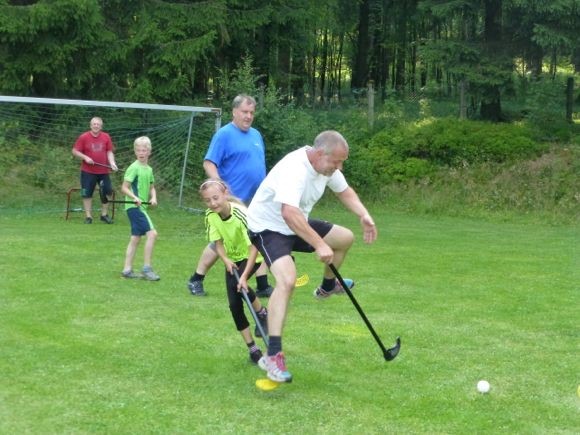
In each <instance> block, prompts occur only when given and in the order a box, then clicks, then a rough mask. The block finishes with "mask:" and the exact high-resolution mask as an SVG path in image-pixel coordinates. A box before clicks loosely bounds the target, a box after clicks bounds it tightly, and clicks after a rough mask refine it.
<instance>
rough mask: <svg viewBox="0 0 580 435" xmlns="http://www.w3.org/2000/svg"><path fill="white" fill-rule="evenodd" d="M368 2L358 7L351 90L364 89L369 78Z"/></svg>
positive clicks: (364, 1)
mask: <svg viewBox="0 0 580 435" xmlns="http://www.w3.org/2000/svg"><path fill="white" fill-rule="evenodd" d="M368 56H369V0H363V1H361V3H360V7H359V22H358V36H357V43H356V54H355V59H354V65H353V68H352V82H351V87H352V89H357V88H359V89H360V88H364V87H365V86H366V82H367V80H368V76H369V64H368Z"/></svg>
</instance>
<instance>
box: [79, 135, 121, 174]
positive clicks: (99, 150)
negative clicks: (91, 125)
mask: <svg viewBox="0 0 580 435" xmlns="http://www.w3.org/2000/svg"><path fill="white" fill-rule="evenodd" d="M74 149H75V150H77V151H80V152H81V153H83V154H84V155H86V156H88V157H90V158H91V159H93V161H94V162H96V163H101V164H103V165H109V164H110V163H109V159H108V158H107V153H108V152H109V151H115V146H114V145H113V142H112V141H111V136H109V135H108V134H107V133H105V132H103V131H100V132H99V134H98V135H97V136H96V137H95V136H93V135H92V133H91V132H90V131H87V132H85V133H83V134H81V135H80V136H79V138H78V139H77V141H76V142H75V145H74ZM81 171H84V172H88V173H89V174H108V173H109V172H110V169H109V168H106V167H105V166H99V165H89V164H87V163H86V162H85V161H84V160H83V161H82V163H81Z"/></svg>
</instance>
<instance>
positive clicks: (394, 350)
mask: <svg viewBox="0 0 580 435" xmlns="http://www.w3.org/2000/svg"><path fill="white" fill-rule="evenodd" d="M328 267H330V270H332V273H334V276H336V279H338V282H339V283H340V285H341V286H342V288H343V289H344V291H345V292H346V294H347V295H348V297H349V298H350V300H351V302H352V303H353V305H354V307H355V308H356V310H357V311H358V313H359V314H360V316H361V317H362V319H363V320H364V322H365V324H366V325H367V328H369V331H371V334H372V335H373V337H374V339H375V340H376V342H377V343H378V345H379V346H380V348H381V350H382V351H383V356H384V357H385V360H387V361H391V360H393V359H395V357H396V356H397V355H398V354H399V350H400V349H401V338H400V337H397V341H396V343H395V345H394V346H393V347H391V348H390V349H387V348H386V347H385V345H384V344H383V342H382V341H381V339H380V338H379V336H378V335H377V333H376V332H375V329H374V328H373V325H371V322H370V321H369V319H368V318H367V316H366V315H365V313H364V312H363V310H362V308H361V306H360V305H359V304H358V302H357V301H356V299H355V297H354V295H353V294H352V292H351V291H350V289H349V288H348V286H347V285H346V283H345V282H344V280H343V279H342V276H341V275H340V273H338V270H336V267H334V264H332V263H331V264H329V265H328Z"/></svg>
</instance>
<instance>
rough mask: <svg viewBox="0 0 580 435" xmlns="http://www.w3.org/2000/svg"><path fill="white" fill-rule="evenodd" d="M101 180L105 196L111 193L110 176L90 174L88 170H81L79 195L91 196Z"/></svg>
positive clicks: (83, 196)
mask: <svg viewBox="0 0 580 435" xmlns="http://www.w3.org/2000/svg"><path fill="white" fill-rule="evenodd" d="M101 180H102V181H103V189H105V194H106V195H107V196H110V195H112V194H113V185H112V184H111V177H109V174H91V173H89V172H85V171H81V197H82V198H92V197H93V193H94V191H95V186H96V185H97V183H99V182H100V181H101Z"/></svg>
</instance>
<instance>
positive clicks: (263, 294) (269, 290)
mask: <svg viewBox="0 0 580 435" xmlns="http://www.w3.org/2000/svg"><path fill="white" fill-rule="evenodd" d="M273 291H274V289H273V288H272V286H271V285H269V286H268V287H266V288H265V289H262V290H256V296H259V297H261V298H269V297H270V296H271V295H272V292H273Z"/></svg>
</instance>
